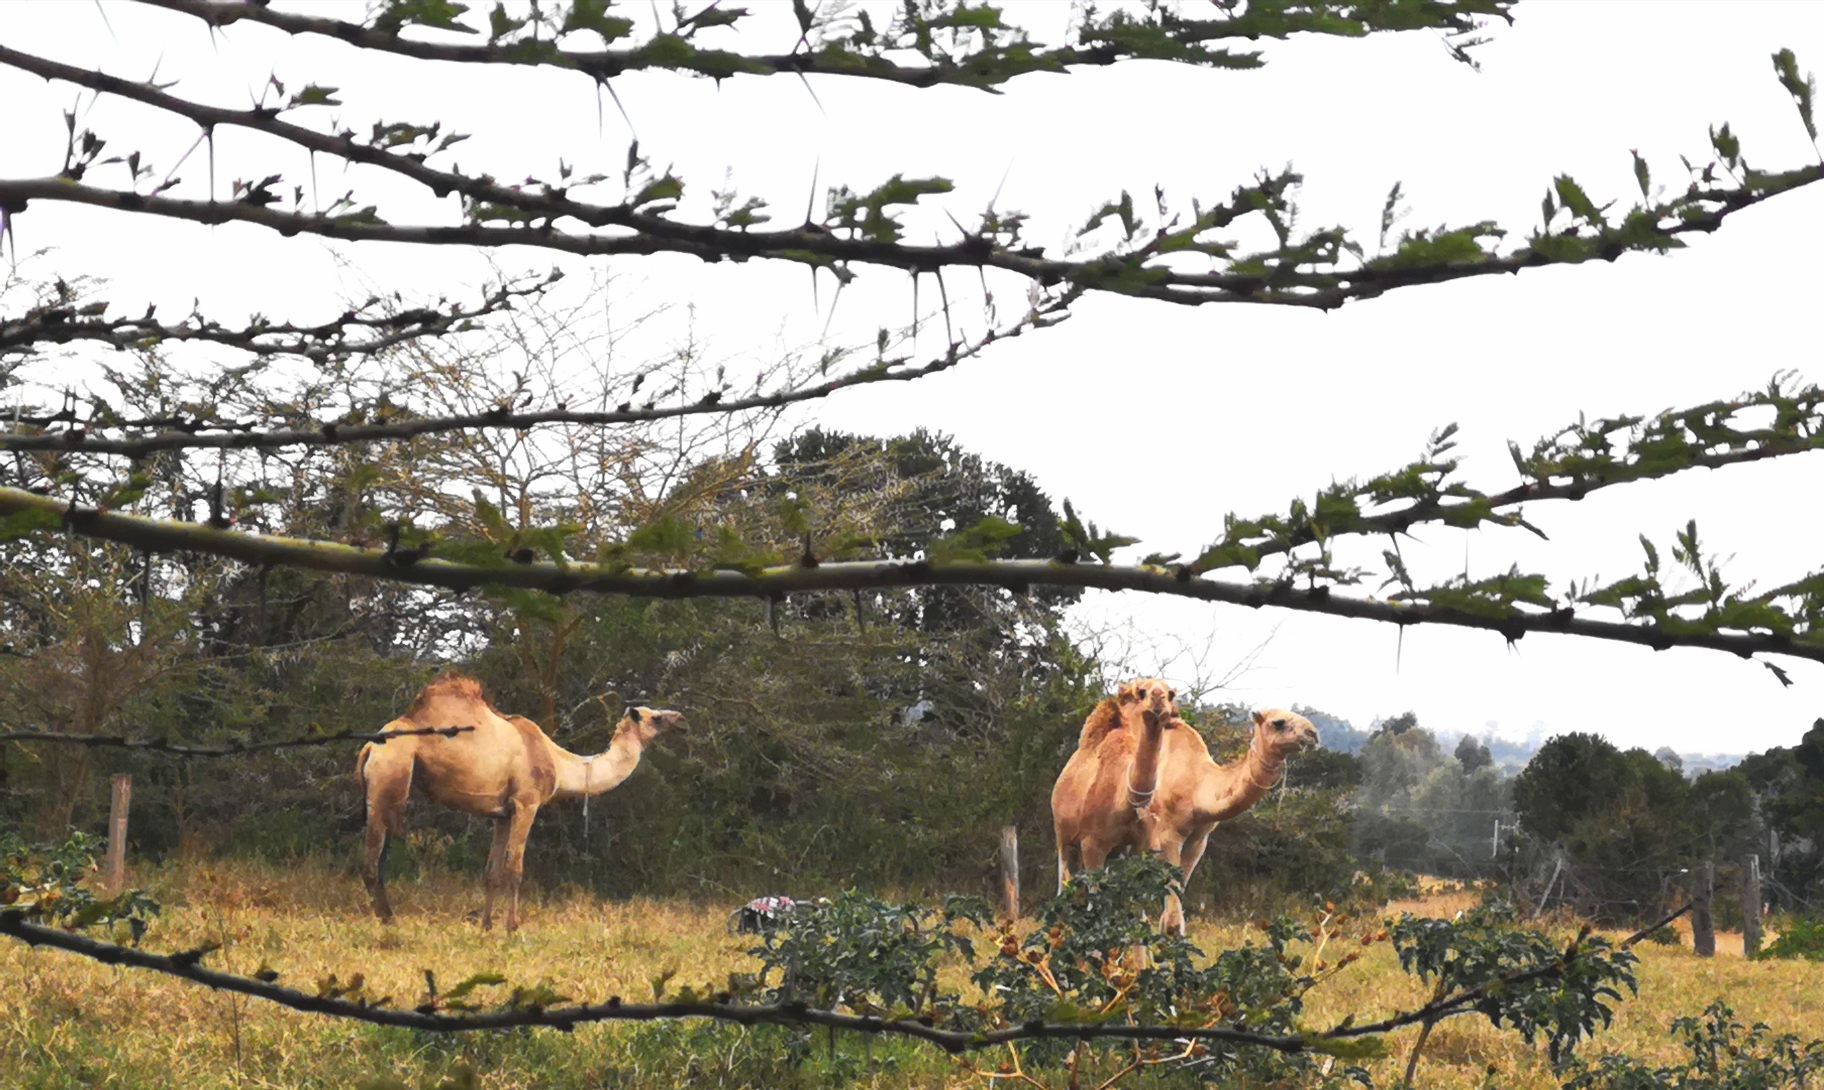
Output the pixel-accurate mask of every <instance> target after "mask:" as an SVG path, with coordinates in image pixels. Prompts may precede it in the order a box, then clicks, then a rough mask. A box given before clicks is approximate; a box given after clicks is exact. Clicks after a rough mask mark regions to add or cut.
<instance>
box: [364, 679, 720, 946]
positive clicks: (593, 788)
mask: <svg viewBox="0 0 1824 1090" xmlns="http://www.w3.org/2000/svg"><path fill="white" fill-rule="evenodd" d="M684 725H685V723H684V717H683V716H682V715H680V714H678V713H677V712H674V711H654V710H653V709H651V708H644V707H640V708H635V707H629V708H628V709H627V711H626V713H625V714H624V715H623V716H622V718H621V721H620V724H619V725H618V726H617V727H615V730H614V740H613V741H612V742H611V743H610V744H609V746H608V749H607V751H606V752H604V753H600V754H597V755H596V756H594V757H579V756H577V755H576V754H574V753H571V752H570V751H568V750H566V749H564V748H562V747H561V746H559V745H558V744H557V743H555V742H553V741H552V740H551V739H550V738H548V737H546V736H545V732H544V731H542V730H540V729H539V728H538V724H537V723H534V722H532V720H530V719H527V718H526V717H525V716H522V715H507V716H503V715H501V714H500V712H499V711H498V710H496V709H495V707H494V705H493V704H491V703H489V702H488V698H487V696H486V695H485V694H484V693H483V692H482V688H481V683H480V682H479V681H476V680H475V679H474V678H471V677H465V676H464V675H462V674H459V673H456V672H454V671H451V672H447V673H444V674H442V675H441V676H439V677H437V678H434V679H433V680H432V681H431V682H430V684H428V685H426V686H425V687H424V689H423V690H422V691H420V692H419V694H418V699H416V700H414V701H412V706H411V707H410V708H407V709H406V712H405V714H404V715H403V716H400V717H399V718H398V719H395V720H393V721H392V722H391V723H388V724H387V725H386V726H385V727H384V728H382V730H383V731H395V730H409V729H412V728H424V727H473V728H475V729H474V730H469V731H463V732H462V733H460V734H455V735H449V736H445V735H438V734H415V735H406V736H405V737H402V738H393V739H389V740H387V741H385V742H369V743H368V744H367V745H365V746H362V747H361V756H360V758H359V759H358V760H357V761H356V763H355V774H356V776H357V777H358V778H359V779H360V781H361V789H362V791H363V793H364V794H365V795H366V796H367V861H366V869H365V870H364V871H363V877H364V878H365V879H366V881H367V892H368V895H369V896H370V897H371V898H372V899H373V904H374V914H375V915H376V916H378V917H380V918H381V919H382V920H385V921H388V922H390V921H391V920H392V918H393V909H392V905H391V904H390V903H389V902H388V901H387V898H386V882H385V879H384V878H383V877H382V874H381V863H382V862H383V860H384V859H385V856H386V845H387V836H388V834H389V833H390V834H392V835H395V836H397V835H400V834H402V833H404V832H405V800H406V797H407V796H408V795H409V794H410V793H411V789H412V785H413V784H414V783H415V784H417V785H418V787H419V789H420V790H421V791H423V793H424V794H425V795H426V796H428V797H429V798H430V800H431V801H432V802H434V803H436V804H437V805H439V806H447V807H449V808H450V809H452V810H461V811H463V812H464V813H469V814H479V815H481V816H482V817H490V818H493V819H494V846H493V849H492V850H491V851H489V852H488V866H487V871H486V876H485V878H484V880H483V884H484V886H485V888H486V890H487V894H486V898H485V900H484V901H483V903H482V910H481V926H482V928H483V929H484V930H485V929H487V928H491V927H493V926H494V898H495V896H496V895H497V894H502V893H504V894H505V895H506V900H507V930H508V931H509V932H512V931H514V930H516V929H517V928H518V927H519V879H520V875H521V874H522V873H523V871H524V864H525V856H526V834H527V833H529V832H531V830H532V819H533V818H534V817H535V816H537V814H538V808H539V807H541V806H543V805H544V804H546V803H548V802H551V801H552V800H554V799H573V798H579V797H586V796H589V795H599V794H601V793H603V792H604V791H611V790H613V789H614V788H615V787H617V786H619V785H620V783H621V781H622V780H624V779H626V778H627V777H628V775H629V774H630V773H632V772H633V770H634V768H635V766H637V765H638V764H639V763H640V751H641V750H642V749H644V748H645V746H646V743H648V742H650V741H652V740H653V739H654V738H655V737H657V736H658V735H660V734H662V733H664V732H665V731H668V730H671V729H673V728H676V727H682V726H684Z"/></svg>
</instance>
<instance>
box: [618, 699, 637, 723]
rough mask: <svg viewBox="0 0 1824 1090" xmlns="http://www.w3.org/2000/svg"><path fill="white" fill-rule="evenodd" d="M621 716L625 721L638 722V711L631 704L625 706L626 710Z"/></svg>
mask: <svg viewBox="0 0 1824 1090" xmlns="http://www.w3.org/2000/svg"><path fill="white" fill-rule="evenodd" d="M621 715H622V716H623V717H625V718H627V719H631V720H633V721H634V722H635V723H638V722H639V721H640V709H638V708H636V707H634V706H633V705H632V704H629V705H627V710H626V711H624V712H622V713H621Z"/></svg>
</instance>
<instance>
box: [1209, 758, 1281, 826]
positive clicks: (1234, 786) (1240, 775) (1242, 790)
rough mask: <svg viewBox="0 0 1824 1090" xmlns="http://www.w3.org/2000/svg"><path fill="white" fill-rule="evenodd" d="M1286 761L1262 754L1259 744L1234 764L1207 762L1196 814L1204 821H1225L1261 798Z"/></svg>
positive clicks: (1277, 777)
mask: <svg viewBox="0 0 1824 1090" xmlns="http://www.w3.org/2000/svg"><path fill="white" fill-rule="evenodd" d="M1285 770H1286V759H1285V758H1284V757H1279V756H1275V755H1273V754H1270V753H1268V752H1266V750H1265V749H1264V748H1263V747H1262V746H1261V745H1260V743H1259V741H1258V740H1256V741H1253V742H1251V743H1250V744H1249V745H1248V752H1247V756H1245V757H1243V758H1242V759H1241V760H1239V761H1236V762H1235V763H1234V764H1226V765H1219V764H1216V763H1214V762H1211V764H1210V767H1209V768H1208V769H1207V770H1206V771H1205V773H1204V777H1203V782H1202V783H1201V784H1199V786H1198V792H1197V807H1196V809H1197V812H1198V813H1199V814H1200V815H1202V816H1204V817H1205V818H1206V819H1208V820H1212V821H1226V820H1228V819H1229V818H1232V817H1234V816H1235V815H1236V814H1239V813H1241V812H1242V811H1243V810H1246V809H1247V808H1248V807H1250V806H1253V805H1254V804H1255V803H1257V802H1259V801H1260V800H1261V799H1263V798H1265V797H1266V795H1267V792H1269V791H1271V790H1272V789H1273V788H1274V786H1275V785H1277V784H1278V783H1279V779H1280V776H1281V775H1283V774H1284V772H1285Z"/></svg>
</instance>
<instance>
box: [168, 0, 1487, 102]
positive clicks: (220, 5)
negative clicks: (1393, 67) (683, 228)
mask: <svg viewBox="0 0 1824 1090" xmlns="http://www.w3.org/2000/svg"><path fill="white" fill-rule="evenodd" d="M145 2H147V3H150V4H151V5H153V6H155V7H161V8H166V9H169V10H172V11H181V12H183V13H185V14H188V15H194V16H196V17H197V18H199V19H202V20H203V21H204V22H207V23H208V24H209V25H210V26H212V27H226V26H229V25H232V24H233V23H236V22H240V21H247V22H254V23H263V24H265V25H267V26H270V27H275V28H277V29H279V30H283V31H285V32H286V33H288V34H294V35H295V34H319V35H323V36H325V37H330V38H335V39H337V40H339V41H343V42H346V43H348V44H350V45H353V46H355V47H357V48H360V49H368V50H373V51H376V52H383V53H393V54H396V55H399V56H405V57H412V58H415V59H418V60H430V61H451V62H456V63H465V64H508V65H532V66H548V67H553V68H560V69H570V70H574V71H577V72H581V73H583V74H585V75H587V76H589V77H590V78H591V79H593V80H596V81H597V82H606V81H608V80H610V79H612V78H614V77H616V76H620V75H623V74H625V73H628V72H637V71H646V70H651V69H665V70H674V71H677V70H682V71H687V72H695V73H697V74H699V75H704V76H709V77H711V78H715V79H724V78H727V77H730V76H735V75H755V76H769V75H781V74H794V75H812V74H822V75H831V76H849V77H855V78H860V79H870V80H883V81H886V82H889V83H896V84H900V85H903V86H908V87H933V86H938V85H940V84H959V85H963V86H970V87H979V88H981V89H983V90H988V91H993V90H996V88H997V87H998V85H999V84H1001V83H1004V82H1006V81H1007V80H1009V79H1012V78H1014V77H1016V76H1019V75H1022V74H1025V73H1029V72H1063V71H1067V70H1069V69H1071V68H1082V67H1106V66H1108V65H1112V64H1116V63H1119V62H1121V61H1123V60H1129V59H1134V58H1138V57H1146V56H1149V55H1155V50H1154V49H1149V48H1148V44H1147V43H1146V42H1143V41H1142V40H1141V36H1142V34H1143V33H1144V32H1145V31H1148V30H1151V31H1154V32H1155V36H1156V40H1157V43H1158V44H1159V45H1166V44H1169V43H1176V44H1178V45H1179V46H1180V48H1179V49H1177V50H1175V51H1174V53H1175V55H1170V59H1172V60H1176V61H1179V62H1182V63H1190V64H1201V65H1206V66H1210V67H1222V68H1253V67H1257V66H1259V64H1260V60H1259V54H1258V53H1253V52H1243V53H1234V52H1230V51H1229V50H1226V49H1225V50H1210V49H1207V48H1206V47H1204V46H1203V43H1204V42H1209V41H1219V40H1223V39H1238V38H1245V39H1248V40H1249V41H1254V40H1257V39H1259V38H1261V37H1275V38H1284V37H1287V36H1288V35H1291V34H1295V33H1328V34H1341V35H1348V36H1354V35H1360V34H1366V33H1370V32H1372V31H1375V30H1384V29H1399V30H1410V29H1418V28H1420V27H1425V26H1430V27H1435V28H1438V29H1444V30H1450V31H1454V32H1457V33H1462V34H1467V33H1472V32H1473V31H1474V30H1476V28H1477V23H1476V20H1475V17H1476V16H1477V15H1498V16H1501V17H1502V18H1507V19H1509V21H1510V22H1511V21H1512V20H1511V16H1508V15H1507V9H1508V7H1509V6H1511V4H1510V2H1508V0H1493V2H1488V0H1477V2H1470V3H1440V2H1437V0H1426V2H1425V3H1422V4H1414V5H1407V6H1405V8H1404V10H1402V12H1401V13H1400V14H1401V18H1400V19H1399V20H1398V21H1397V22H1395V21H1392V20H1389V21H1387V22H1385V23H1383V22H1381V21H1380V18H1379V12H1378V11H1377V10H1376V8H1377V5H1372V4H1364V5H1360V6H1359V7H1353V8H1352V7H1349V6H1346V5H1345V6H1340V7H1339V6H1334V5H1321V6H1320V5H1311V6H1309V7H1301V6H1299V5H1269V6H1265V7H1264V8H1256V7H1255V6H1253V5H1251V6H1250V10H1247V11H1245V12H1240V13H1236V12H1229V11H1225V12H1223V13H1222V14H1221V16H1219V17H1218V18H1214V19H1188V18H1184V17H1181V16H1178V17H1174V16H1171V15H1163V14H1160V13H1155V14H1152V15H1140V16H1132V17H1128V18H1124V19H1121V21H1120V22H1119V23H1116V22H1113V21H1111V22H1110V23H1109V26H1111V27H1114V26H1119V27H1121V28H1122V29H1123V30H1125V31H1126V34H1125V35H1124V36H1123V38H1114V37H1110V38H1109V40H1108V41H1106V43H1104V44H1095V45H1078V46H1052V47H1047V46H1036V47H1035V46H1034V45H1033V43H1029V42H1025V41H1023V40H1020V41H1018V42H1017V43H1016V44H1017V46H1023V47H1024V48H1014V49H1009V48H1005V47H999V48H997V45H996V44H989V43H985V44H984V47H983V48H982V49H980V50H978V51H976V52H974V53H972V54H965V55H963V56H961V57H951V56H935V55H934V56H932V57H930V58H928V60H927V63H924V64H903V63H899V62H897V61H895V60H893V59H891V58H890V57H888V56H886V55H885V54H886V52H887V51H888V50H889V49H892V47H893V45H894V44H895V43H893V42H891V41H880V42H879V44H878V46H877V45H876V40H875V39H873V38H870V39H866V40H865V41H858V40H842V39H830V40H826V41H824V42H823V43H821V48H810V49H805V48H800V49H795V50H793V51H792V52H790V53H772V54H743V53H738V52H733V51H730V50H723V49H704V48H701V47H698V46H696V45H694V44H693V43H691V42H690V41H689V38H690V37H691V36H693V35H694V33H695V30H694V29H693V28H692V27H691V26H690V25H689V24H688V23H687V24H684V25H680V26H679V27H678V29H677V30H676V31H674V32H671V33H666V32H663V31H659V32H655V34H654V35H653V37H652V38H651V39H650V40H648V41H647V42H645V43H643V44H641V45H638V46H634V47H630V48H622V49H605V50H568V49H560V48H559V47H558V45H557V42H556V40H555V39H551V38H547V39H543V40H541V39H540V38H539V37H538V36H537V35H533V36H532V37H531V38H526V37H523V36H521V37H515V38H513V39H512V40H507V41H503V38H505V37H506V35H504V34H503V33H502V32H501V31H500V30H496V31H495V33H494V34H493V35H491V36H490V40H489V41H488V42H487V44H485V45H468V44H462V43H460V42H452V41H448V40H443V41H427V40H425V39H422V38H406V37H404V36H402V35H400V34H399V33H398V30H397V29H396V28H394V29H390V30H389V29H385V28H382V27H381V26H379V25H376V24H374V23H369V24H362V23H350V22H346V21H344V20H341V19H331V18H325V17H322V16H317V15H310V14H304V13H301V12H287V11H279V10H276V9H274V8H273V7H271V6H269V5H266V4H257V5H255V4H245V3H239V2H230V0H145ZM557 7H558V8H559V9H560V10H561V7H562V6H561V5H557ZM988 10H989V11H992V9H988ZM554 14H555V13H554ZM722 14H723V16H724V19H723V20H718V21H717V23H716V24H713V25H723V26H729V25H733V23H734V22H735V21H737V20H739V19H740V18H741V17H742V16H744V15H746V12H745V11H742V10H740V9H735V10H733V11H729V10H728V9H723V12H722ZM997 14H998V13H997ZM534 17H535V18H536V17H537V16H536V15H535V16H534ZM696 18H697V19H701V15H699V16H697V17H696ZM811 18H812V19H813V21H815V20H816V16H815V15H812V16H811ZM1092 18H1093V17H1092ZM1117 18H1119V17H1117ZM426 25H434V24H426ZM545 25H546V27H547V29H551V30H555V31H557V32H558V34H559V35H560V36H561V34H562V33H563V31H564V29H565V25H564V23H563V22H560V21H558V20H557V19H555V18H553V19H550V20H547V21H546V23H545ZM705 25H711V24H705ZM610 26H612V24H610ZM814 26H815V22H813V24H812V25H806V26H805V27H804V29H805V31H806V32H807V34H808V33H809V32H810V31H811V30H812V29H813V28H814ZM437 29H450V27H449V26H448V25H443V26H437ZM514 29H515V30H520V29H523V28H514ZM597 29H598V32H599V29H600V28H597ZM989 29H991V30H992V29H1009V28H1004V27H992V28H989ZM631 30H632V27H631V25H630V24H629V25H628V26H627V27H626V28H625V32H631ZM1082 30H1089V31H1090V33H1089V34H1084V35H1083V36H1084V37H1085V38H1088V37H1090V36H1091V35H1092V34H1093V33H1094V31H1093V30H1092V29H1091V24H1088V23H1086V24H1085V26H1084V27H1083V28H1082ZM625 32H624V33H625ZM603 36H604V37H607V36H608V35H607V34H604V35H603ZM908 44H910V43H908ZM1155 48H1156V47H1155ZM1158 55H1160V56H1162V57H1163V56H1168V55H1167V54H1164V53H1158Z"/></svg>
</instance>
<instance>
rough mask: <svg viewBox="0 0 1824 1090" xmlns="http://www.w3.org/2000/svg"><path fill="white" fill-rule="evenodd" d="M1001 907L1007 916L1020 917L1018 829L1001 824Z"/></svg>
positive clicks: (1011, 918)
mask: <svg viewBox="0 0 1824 1090" xmlns="http://www.w3.org/2000/svg"><path fill="white" fill-rule="evenodd" d="M1001 908H1002V910H1003V911H1005V912H1006V913H1007V918H1008V919H1010V920H1017V919H1019V918H1020V831H1019V829H1018V828H1016V827H1014V826H1012V825H1003V826H1001Z"/></svg>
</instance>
